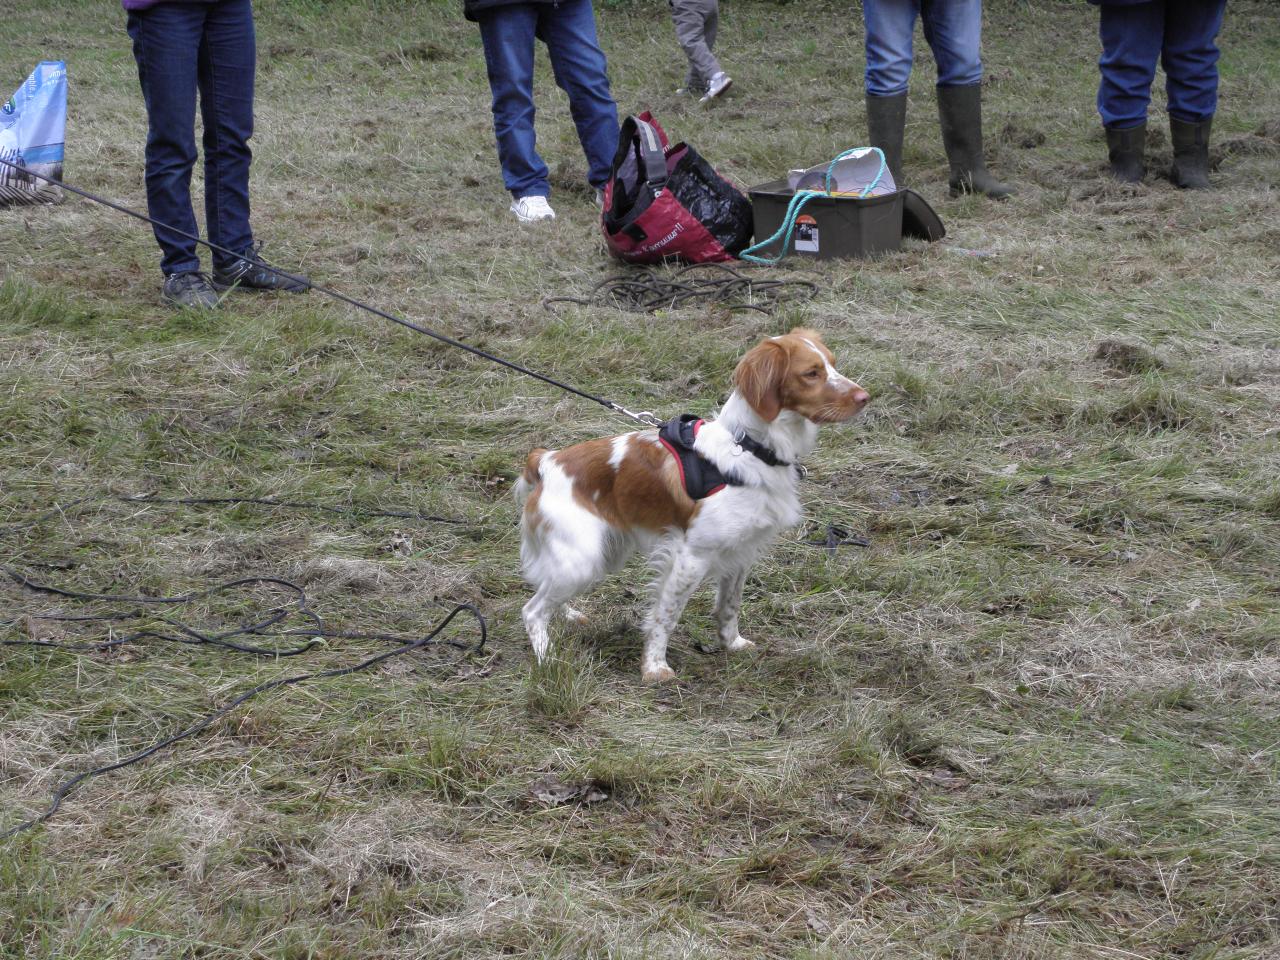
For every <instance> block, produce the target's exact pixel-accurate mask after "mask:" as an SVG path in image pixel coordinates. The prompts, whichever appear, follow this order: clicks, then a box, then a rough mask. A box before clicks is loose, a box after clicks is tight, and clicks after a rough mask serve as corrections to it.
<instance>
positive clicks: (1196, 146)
mask: <svg viewBox="0 0 1280 960" xmlns="http://www.w3.org/2000/svg"><path fill="white" fill-rule="evenodd" d="M1212 126H1213V117H1210V118H1209V119H1208V120H1201V121H1200V122H1199V123H1187V122H1185V121H1183V120H1175V119H1174V118H1173V117H1170V118H1169V133H1170V135H1171V136H1172V138H1173V169H1172V170H1170V171H1169V179H1170V180H1172V181H1173V185H1174V186H1175V187H1181V188H1182V189H1183V190H1207V189H1209V186H1210V184H1209V128H1210V127H1212Z"/></svg>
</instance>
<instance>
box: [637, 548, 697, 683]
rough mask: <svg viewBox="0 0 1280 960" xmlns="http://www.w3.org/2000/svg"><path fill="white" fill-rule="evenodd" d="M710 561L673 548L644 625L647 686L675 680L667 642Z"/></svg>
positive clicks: (643, 665)
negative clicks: (669, 662)
mask: <svg viewBox="0 0 1280 960" xmlns="http://www.w3.org/2000/svg"><path fill="white" fill-rule="evenodd" d="M710 566H711V563H710V560H709V559H708V558H707V557H705V556H703V555H701V554H698V553H695V552H694V551H693V550H690V549H689V548H688V547H686V546H677V547H675V548H674V550H673V552H672V555H671V559H670V562H669V564H668V566H667V568H666V570H665V572H664V573H663V574H662V576H661V577H660V579H659V581H658V584H657V587H656V588H655V590H654V598H653V607H652V608H651V609H650V610H649V616H648V617H647V618H646V622H645V630H644V633H645V641H644V656H643V658H642V659H641V661H640V673H641V675H642V676H643V677H644V679H645V680H646V681H647V682H649V683H662V682H663V681H665V680H673V679H675V675H676V674H675V671H674V670H672V669H671V667H670V666H669V665H668V663H667V641H668V640H669V639H670V638H671V631H672V630H674V629H675V626H676V623H677V622H678V621H679V620H680V614H681V613H682V612H684V607H685V604H686V603H688V602H689V598H690V597H691V596H693V591H694V590H696V589H698V584H700V583H701V582H702V578H703V577H705V576H706V575H707V570H708V569H709V568H710Z"/></svg>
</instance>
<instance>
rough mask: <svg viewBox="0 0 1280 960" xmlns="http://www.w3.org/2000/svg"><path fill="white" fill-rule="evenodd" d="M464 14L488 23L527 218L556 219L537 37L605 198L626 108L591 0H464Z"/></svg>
mask: <svg viewBox="0 0 1280 960" xmlns="http://www.w3.org/2000/svg"><path fill="white" fill-rule="evenodd" d="M463 14H464V15H465V16H466V18H467V19H468V20H472V21H474V22H476V23H477V24H479V27H480V38H481V41H482V42H483V44H484V58H485V64H486V65H487V67H488V73H489V89H490V91H491V92H492V94H493V129H494V133H495V135H496V137H497V141H498V162H499V164H500V165H501V166H502V180H503V183H504V184H505V185H506V188H507V190H509V191H510V192H511V197H512V203H511V212H512V213H514V214H515V215H516V218H517V219H518V220H520V221H521V222H522V223H530V222H533V221H537V220H552V219H554V218H555V211H554V210H552V209H551V205H550V204H549V203H548V202H547V197H548V196H549V195H550V193H551V187H550V184H549V183H548V172H547V165H546V163H544V162H543V160H542V157H540V156H539V155H538V150H537V146H536V137H535V134H534V128H533V118H534V105H533V53H534V40H535V39H536V40H541V41H542V42H543V43H544V44H546V46H547V53H548V55H549V56H550V58H551V69H552V72H553V73H554V75H555V78H556V84H557V85H558V86H559V87H560V89H562V90H563V91H564V92H565V93H566V94H568V96H569V112H570V114H571V115H572V116H573V122H574V125H575V126H576V127H577V130H578V140H579V141H580V142H581V143H582V150H583V153H585V154H586V158H587V181H588V183H590V184H591V186H593V187H595V189H596V197H597V200H598V199H599V197H600V191H601V190H603V188H604V185H605V184H606V183H607V182H608V180H609V173H610V170H611V168H612V165H613V156H614V153H615V152H616V151H617V149H618V108H617V105H616V104H615V103H614V101H613V95H612V94H611V93H610V92H609V76H608V65H607V63H606V61H605V56H604V51H603V50H601V49H600V44H599V41H598V40H597V37H596V18H595V11H594V10H593V9H592V7H591V0H464V2H463Z"/></svg>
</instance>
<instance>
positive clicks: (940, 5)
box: [862, 0, 982, 97]
mask: <svg viewBox="0 0 1280 960" xmlns="http://www.w3.org/2000/svg"><path fill="white" fill-rule="evenodd" d="M862 16H863V19H864V20H865V21H866V26H867V93H868V94H870V95H871V96H873V97H892V96H896V95H897V94H900V93H906V92H907V81H908V80H909V79H910V77H911V56H912V54H911V39H912V34H913V33H914V31H915V27H916V17H919V18H920V19H921V20H922V21H923V23H924V38H925V39H926V40H927V41H929V46H930V47H931V48H933V59H934V62H935V63H936V64H937V65H938V86H940V87H967V86H969V85H971V84H974V83H981V82H982V56H981V53H980V48H981V46H982V0H863V4H862Z"/></svg>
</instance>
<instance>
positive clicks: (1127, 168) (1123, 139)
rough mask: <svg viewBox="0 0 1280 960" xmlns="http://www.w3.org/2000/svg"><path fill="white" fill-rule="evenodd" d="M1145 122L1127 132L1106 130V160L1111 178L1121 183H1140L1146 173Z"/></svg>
mask: <svg viewBox="0 0 1280 960" xmlns="http://www.w3.org/2000/svg"><path fill="white" fill-rule="evenodd" d="M1146 150H1147V122H1146V121H1145V120H1144V121H1143V122H1142V123H1140V124H1139V125H1138V126H1136V127H1130V128H1129V129H1127V130H1112V129H1111V128H1110V127H1108V128H1107V159H1109V160H1110V161H1111V176H1112V177H1114V178H1115V179H1116V180H1119V181H1120V182H1121V183H1141V182H1142V177H1143V174H1145V173H1146V172H1147V164H1146Z"/></svg>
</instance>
